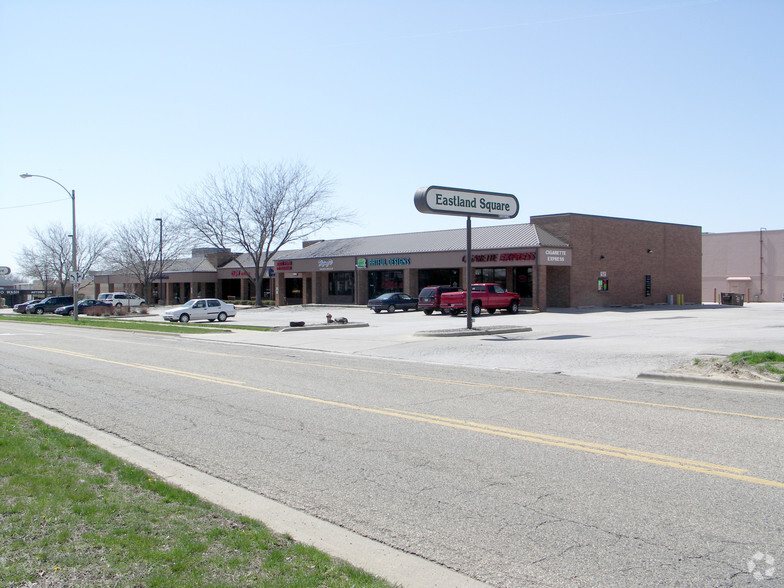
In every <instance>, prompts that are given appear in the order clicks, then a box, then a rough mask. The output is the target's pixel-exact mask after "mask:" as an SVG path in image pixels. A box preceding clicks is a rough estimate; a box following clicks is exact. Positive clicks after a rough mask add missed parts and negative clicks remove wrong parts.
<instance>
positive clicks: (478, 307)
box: [471, 302, 482, 316]
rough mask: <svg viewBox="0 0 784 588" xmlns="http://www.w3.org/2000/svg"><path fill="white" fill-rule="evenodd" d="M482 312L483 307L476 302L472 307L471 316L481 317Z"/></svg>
mask: <svg viewBox="0 0 784 588" xmlns="http://www.w3.org/2000/svg"><path fill="white" fill-rule="evenodd" d="M481 312H482V305H481V304H480V303H479V302H474V303H473V304H472V305H471V316H479V314H480V313H481Z"/></svg>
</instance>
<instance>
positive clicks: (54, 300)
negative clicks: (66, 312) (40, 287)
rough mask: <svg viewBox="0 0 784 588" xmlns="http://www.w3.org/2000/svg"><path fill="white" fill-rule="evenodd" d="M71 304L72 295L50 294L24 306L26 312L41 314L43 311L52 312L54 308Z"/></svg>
mask: <svg viewBox="0 0 784 588" xmlns="http://www.w3.org/2000/svg"><path fill="white" fill-rule="evenodd" d="M67 304H73V296H50V297H49V298H44V299H43V300H39V301H38V302H36V303H35V304H28V305H27V307H26V308H25V312H26V313H27V314H43V313H45V312H54V311H55V309H57V308H60V307H61V306H65V305H67Z"/></svg>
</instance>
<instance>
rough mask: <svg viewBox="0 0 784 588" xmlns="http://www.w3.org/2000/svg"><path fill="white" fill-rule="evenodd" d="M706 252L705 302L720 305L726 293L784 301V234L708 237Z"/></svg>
mask: <svg viewBox="0 0 784 588" xmlns="http://www.w3.org/2000/svg"><path fill="white" fill-rule="evenodd" d="M702 250H703V261H702V276H703V279H702V299H703V301H705V302H710V301H713V302H720V301H721V294H722V293H730V294H742V295H743V296H744V300H745V301H746V302H782V301H784V230H777V231H768V230H766V229H760V230H759V231H747V232H738V233H705V234H704V235H703V236H702Z"/></svg>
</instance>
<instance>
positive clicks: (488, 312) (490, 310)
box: [487, 308, 495, 314]
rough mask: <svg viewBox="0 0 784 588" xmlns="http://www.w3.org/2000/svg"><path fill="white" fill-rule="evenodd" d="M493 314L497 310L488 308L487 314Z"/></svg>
mask: <svg viewBox="0 0 784 588" xmlns="http://www.w3.org/2000/svg"><path fill="white" fill-rule="evenodd" d="M493 313H495V308H488V309H487V314H493Z"/></svg>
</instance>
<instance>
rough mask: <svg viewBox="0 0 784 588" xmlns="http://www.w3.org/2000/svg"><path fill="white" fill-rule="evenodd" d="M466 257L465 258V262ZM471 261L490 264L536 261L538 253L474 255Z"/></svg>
mask: <svg viewBox="0 0 784 588" xmlns="http://www.w3.org/2000/svg"><path fill="white" fill-rule="evenodd" d="M465 260H466V256H465V255H464V256H463V261H465ZM471 261H472V262H475V263H488V262H494V261H507V262H508V261H536V253H535V252H533V251H528V252H525V253H489V254H479V255H472V256H471Z"/></svg>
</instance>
